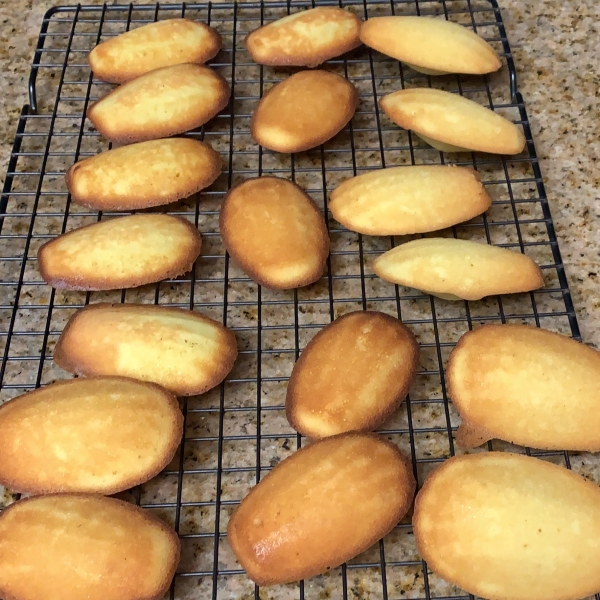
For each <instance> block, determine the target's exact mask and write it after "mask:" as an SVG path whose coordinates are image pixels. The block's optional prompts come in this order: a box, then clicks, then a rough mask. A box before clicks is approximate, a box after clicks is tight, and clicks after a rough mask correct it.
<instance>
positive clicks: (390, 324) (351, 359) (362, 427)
mask: <svg viewBox="0 0 600 600" xmlns="http://www.w3.org/2000/svg"><path fill="white" fill-rule="evenodd" d="M418 367H419V344H418V343H417V341H416V339H415V336H414V335H413V333H412V332H411V331H410V329H408V327H406V326H405V325H403V324H402V323H401V322H400V321H399V320H398V319H396V318H394V317H391V316H390V315H386V314H384V313H381V312H375V311H356V312H352V313H348V314H346V315H344V316H343V317H340V318H338V319H336V320H335V321H333V322H332V323H330V324H329V325H327V326H325V327H324V328H323V329H321V331H319V333H317V335H316V336H315V337H314V338H313V339H312V340H311V341H310V342H309V343H308V345H307V346H306V348H305V349H304V350H303V352H302V354H301V355H300V358H299V359H298V361H297V362H296V364H295V365H294V369H293V371H292V375H291V377H290V381H289V384H288V389H287V396H286V401H285V404H286V412H287V417H288V421H289V422H290V424H291V426H292V427H293V428H294V429H295V430H296V431H299V432H300V433H301V434H302V435H305V436H308V437H310V438H322V437H327V436H330V435H335V434H337V433H343V432H345V431H372V430H373V429H375V428H376V427H377V426H379V425H381V423H383V422H384V421H385V420H386V419H387V418H388V417H389V416H390V415H391V414H392V413H393V412H394V411H395V410H396V409H397V408H398V406H399V405H400V403H401V402H402V401H403V400H404V398H405V397H406V395H407V394H408V390H409V388H410V385H411V384H412V382H413V381H414V379H415V376H416V374H417V369H418Z"/></svg>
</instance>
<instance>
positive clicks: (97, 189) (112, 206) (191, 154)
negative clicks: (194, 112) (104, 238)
mask: <svg viewBox="0 0 600 600" xmlns="http://www.w3.org/2000/svg"><path fill="white" fill-rule="evenodd" d="M220 174H221V157H220V155H219V153H218V152H215V151H214V150H213V149H212V148H211V147H210V146H209V145H208V144H205V143H203V142H200V141H198V140H192V139H189V138H172V139H161V140H150V141H148V142H140V143H138V144H131V145H129V146H123V147H121V148H113V149H112V150H107V151H106V152H101V153H100V154H96V155H95V156H90V158H86V159H84V160H80V161H79V162H77V163H75V164H74V165H73V166H72V167H71V168H70V169H69V170H68V171H67V174H66V176H65V179H66V182H67V188H68V190H69V192H70V193H71V198H72V200H73V202H74V203H75V204H79V205H80V206H87V207H88V208H93V209H96V210H106V211H117V210H138V209H140V208H149V207H151V206H160V205H161V204H168V203H170V202H175V201H176V200H180V199H181V198H187V197H188V196H191V195H192V194H195V193H196V192H199V191H200V190H202V189H204V188H205V187H208V186H209V185H210V184H211V183H213V181H215V179H216V178H217V177H218V176H219V175H220Z"/></svg>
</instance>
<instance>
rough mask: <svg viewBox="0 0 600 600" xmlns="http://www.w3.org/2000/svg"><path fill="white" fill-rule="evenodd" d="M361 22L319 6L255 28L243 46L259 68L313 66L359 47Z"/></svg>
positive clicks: (332, 8)
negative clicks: (270, 66)
mask: <svg viewBox="0 0 600 600" xmlns="http://www.w3.org/2000/svg"><path fill="white" fill-rule="evenodd" d="M361 23H362V21H361V20H360V19H359V18H358V17H357V16H356V15H354V14H352V13H351V12H350V11H347V10H344V9H342V8H338V7H336V6H320V7H317V8H311V9H309V10H304V11H300V12H297V13H294V14H293V15H289V16H287V17H283V18H282V19H278V20H277V21H273V22H272V23H269V24H268V25H263V26H262V27H259V28H258V29H255V30H254V31H252V32H250V33H249V34H248V35H247V36H246V40H245V44H246V48H247V49H248V52H249V53H250V56H251V57H252V59H253V60H254V61H255V62H257V63H259V64H261V65H273V66H298V67H316V66H317V65H320V64H321V63H323V62H325V61H326V60H329V59H330V58H334V57H335V56H339V55H340V54H344V53H346V52H349V51H350V50H353V49H354V48H356V47H358V46H360V39H359V31H360V27H361Z"/></svg>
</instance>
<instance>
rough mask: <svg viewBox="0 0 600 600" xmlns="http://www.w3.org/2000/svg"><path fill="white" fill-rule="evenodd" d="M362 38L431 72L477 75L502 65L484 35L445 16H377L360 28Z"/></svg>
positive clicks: (398, 58) (370, 45)
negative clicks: (447, 19)
mask: <svg viewBox="0 0 600 600" xmlns="http://www.w3.org/2000/svg"><path fill="white" fill-rule="evenodd" d="M360 40H361V42H363V43H364V44H366V45H367V46H369V47H371V48H374V49H375V50H378V51H379V52H381V53H383V54H387V55H388V56H391V57H392V58H395V59H397V60H401V61H403V62H405V63H407V64H408V65H410V66H411V67H413V69H415V70H417V71H421V72H424V73H426V74H428V75H443V74H445V73H470V74H473V75H477V74H483V73H491V72H492V71H497V70H498V69H499V68H500V67H501V66H502V63H501V62H500V59H499V58H498V55H497V54H496V52H495V50H494V49H493V48H492V47H491V46H490V45H489V44H488V43H487V42H486V41H485V40H484V39H483V38H481V37H479V36H478V35H477V34H476V33H474V32H473V31H471V30H470V29H468V28H467V27H463V26H462V25H459V24H458V23H453V22H451V21H446V20H445V19H443V18H437V17H399V16H398V17H397V16H394V17H374V18H372V19H369V20H368V21H367V22H366V23H364V24H363V26H362V27H361V30H360Z"/></svg>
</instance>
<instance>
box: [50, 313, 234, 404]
mask: <svg viewBox="0 0 600 600" xmlns="http://www.w3.org/2000/svg"><path fill="white" fill-rule="evenodd" d="M236 357H237V343H236V339H235V335H234V334H233V332H232V331H230V330H229V329H227V328H226V327H224V326H223V325H221V324H220V323H218V322H217V321H214V320H213V319H210V318H209V317H206V316H204V315H202V314H200V313H198V312H196V311H191V310H183V309H181V308H170V307H166V306H154V305H151V304H150V305H149V304H92V305H89V306H86V307H85V308H82V309H80V310H78V311H77V312H75V313H74V314H73V316H72V317H71V318H70V319H69V321H68V323H67V325H66V327H65V328H64V330H63V332H62V334H61V336H60V338H59V339H58V342H57V344H56V348H55V350H54V362H56V364H58V366H59V367H62V368H63V369H65V370H66V371H69V372H70V373H75V374H76V375H84V376H91V375H120V376H123V377H133V378H135V379H140V380H142V381H151V382H154V383H158V384H159V385H162V386H163V387H165V388H167V389H168V390H171V391H173V392H175V393H176V394H177V395H181V396H192V395H194V394H202V393H204V392H206V391H207V390H209V389H211V388H213V387H214V386H216V385H218V384H219V383H221V381H223V379H225V377H226V376H227V374H228V373H229V371H231V369H232V368H233V363H234V361H235V359H236Z"/></svg>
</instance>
